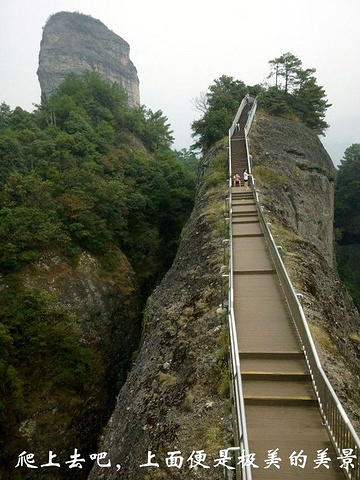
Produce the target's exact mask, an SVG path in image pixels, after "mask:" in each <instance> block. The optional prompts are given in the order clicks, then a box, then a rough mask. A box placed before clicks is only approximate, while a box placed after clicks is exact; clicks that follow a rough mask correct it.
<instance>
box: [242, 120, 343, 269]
mask: <svg viewBox="0 0 360 480" xmlns="http://www.w3.org/2000/svg"><path fill="white" fill-rule="evenodd" d="M250 150H251V153H252V156H253V161H254V166H256V168H257V169H258V172H259V173H260V179H263V180H264V181H263V183H262V188H266V186H267V187H268V190H270V191H271V198H268V202H270V203H269V204H268V207H269V208H270V209H271V211H272V212H273V213H274V215H276V218H277V219H278V220H279V221H280V222H281V223H282V224H284V225H286V226H287V227H288V228H289V229H291V230H293V231H294V232H296V233H297V234H298V235H300V236H302V237H304V238H306V239H307V240H308V241H309V242H311V243H312V244H314V245H315V246H316V247H317V248H318V249H319V250H320V251H321V252H322V253H323V254H324V257H325V258H326V259H327V261H328V262H329V263H330V264H332V261H333V223H334V182H335V178H336V170H335V167H334V166H333V164H332V161H331V159H330V157H329V155H328V154H327V152H326V150H325V149H324V147H323V146H322V144H321V142H320V141H319V139H318V138H317V137H316V135H314V133H313V132H312V131H311V130H310V129H308V128H307V127H305V126H304V125H302V124H300V123H295V122H292V121H288V120H284V119H281V118H277V117H267V116H265V115H262V114H261V113H260V114H257V117H256V122H255V127H254V128H253V130H252V133H251V136H250ZM263 185H264V187H263Z"/></svg>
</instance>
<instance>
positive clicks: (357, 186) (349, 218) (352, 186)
mask: <svg viewBox="0 0 360 480" xmlns="http://www.w3.org/2000/svg"><path fill="white" fill-rule="evenodd" d="M335 228H336V238H337V255H336V256H337V263H338V270H339V274H340V277H341V279H342V280H343V281H344V283H345V284H346V286H347V288H348V290H349V292H350V294H351V296H352V297H353V300H354V302H355V304H356V306H357V307H358V309H359V310H360V249H359V245H360V144H359V143H354V144H352V145H351V146H350V147H348V148H347V149H346V150H345V153H344V157H343V159H342V160H341V164H340V166H339V171H338V177H337V183H336V187H335Z"/></svg>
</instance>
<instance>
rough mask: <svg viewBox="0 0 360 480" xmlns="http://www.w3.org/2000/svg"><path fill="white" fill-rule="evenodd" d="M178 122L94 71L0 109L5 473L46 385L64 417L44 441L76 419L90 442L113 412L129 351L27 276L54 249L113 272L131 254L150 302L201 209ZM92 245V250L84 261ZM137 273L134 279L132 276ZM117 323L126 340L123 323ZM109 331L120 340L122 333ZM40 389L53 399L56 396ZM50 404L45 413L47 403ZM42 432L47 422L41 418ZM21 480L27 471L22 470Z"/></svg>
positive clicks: (73, 264) (75, 427) (0, 410)
mask: <svg viewBox="0 0 360 480" xmlns="http://www.w3.org/2000/svg"><path fill="white" fill-rule="evenodd" d="M169 128H170V127H169V124H168V122H167V118H166V117H165V116H164V115H163V114H162V112H161V111H157V112H152V111H151V110H149V109H147V108H145V107H141V108H137V109H129V108H128V107H127V106H126V102H125V94H124V93H123V91H122V90H121V89H119V88H118V87H117V86H116V85H112V84H110V83H107V82H105V81H103V80H101V79H100V77H99V76H98V75H96V74H95V73H86V74H85V75H83V76H72V75H71V76H69V77H68V78H67V79H66V80H65V81H64V83H63V84H62V85H61V86H60V87H59V89H58V90H57V91H56V93H54V94H53V96H52V97H51V98H50V99H48V100H47V101H43V102H42V104H41V105H38V106H37V107H36V109H35V111H34V112H33V113H28V112H26V111H24V110H22V109H21V108H19V107H18V108H15V110H13V111H12V110H11V109H10V107H9V106H8V105H6V104H5V103H3V104H2V105H1V109H0V187H1V188H0V252H1V253H0V272H1V275H0V430H1V433H0V464H2V465H4V468H5V471H4V472H2V471H1V469H0V477H1V475H5V476H2V477H1V478H3V479H7V478H9V479H10V478H12V479H13V478H15V477H14V476H13V475H14V472H15V470H14V459H16V458H17V456H18V455H19V454H20V453H21V451H22V450H27V449H29V448H31V446H30V445H28V444H27V441H26V438H27V435H26V432H27V433H28V436H29V435H30V436H31V433H29V432H30V430H31V428H32V427H31V425H32V423H31V422H34V420H31V418H29V412H33V411H34V409H38V407H39V405H35V403H36V402H38V401H39V400H40V399H39V398H38V394H39V392H43V390H44V389H45V390H46V395H49V398H50V400H49V398H48V397H47V398H46V400H47V401H48V400H49V402H50V403H46V405H47V407H46V408H49V409H50V410H52V411H53V412H55V413H54V416H51V415H50V417H49V413H46V415H45V416H44V415H43V416H42V417H41V421H43V424H42V426H41V429H40V431H41V432H42V435H43V438H38V439H37V441H38V442H39V443H41V441H43V442H44V443H46V440H49V438H52V439H55V438H57V439H60V437H62V435H63V436H66V431H65V432H64V430H63V429H64V428H65V427H64V425H68V426H69V428H70V430H69V431H71V432H72V435H73V436H74V437H73V438H72V440H71V438H70V439H69V441H70V442H71V441H72V444H71V445H70V446H72V447H75V446H76V447H77V448H79V447H81V445H78V444H76V443H80V444H81V441H83V442H85V443H86V442H87V443H88V444H87V445H86V447H87V448H90V447H91V445H89V443H90V444H91V441H94V439H95V442H96V439H97V435H98V434H99V432H100V429H101V425H102V423H101V422H104V421H106V415H107V414H109V413H110V411H111V405H112V404H113V402H114V400H115V395H116V392H117V391H118V388H119V385H118V384H117V383H116V382H117V380H118V379H119V378H120V377H119V371H120V370H121V369H125V368H126V366H124V365H123V366H121V365H120V363H118V365H117V366H116V367H117V369H118V372H114V371H113V370H114V368H115V367H114V365H113V363H114V362H115V359H116V358H118V357H119V353H116V355H115V354H114V359H113V360H111V361H110V360H108V358H107V357H106V355H109V353H107V352H101V351H97V350H94V349H93V348H92V345H91V342H90V341H86V335H85V337H84V332H83V333H82V334H80V333H79V332H80V330H81V328H82V327H81V326H80V324H79V321H78V320H77V319H76V318H74V316H73V315H70V314H69V313H68V312H66V311H64V310H62V309H61V308H59V306H58V303H57V299H56V298H54V295H52V294H51V293H50V290H51V289H50V288H49V287H47V288H46V289H45V290H41V289H39V288H33V287H31V286H29V284H25V283H24V278H25V276H24V272H25V271H26V278H28V277H31V268H35V267H34V266H35V265H37V268H38V267H39V266H38V263H39V261H40V259H41V262H43V257H44V252H51V254H52V255H53V257H54V256H56V257H54V258H56V262H58V264H59V265H60V264H61V265H62V268H63V269H64V268H65V267H64V266H63V260H62V259H65V262H66V263H67V264H68V266H69V267H68V268H69V269H70V270H71V269H74V270H75V269H76V268H78V264H79V261H80V259H82V260H81V261H82V262H83V261H84V258H88V259H89V258H90V259H93V260H91V261H92V262H95V261H96V262H98V264H99V265H100V267H101V271H102V272H103V273H102V274H103V275H107V276H111V275H113V276H118V277H120V276H121V273H119V272H120V271H121V269H124V268H125V267H124V265H125V264H126V262H127V261H125V259H124V256H123V254H122V253H121V252H123V253H124V254H125V255H126V257H127V259H128V261H129V262H130V264H131V267H132V269H133V270H135V272H136V277H137V278H136V282H137V284H138V285H139V291H138V293H136V296H137V297H138V298H140V303H141V304H142V305H143V304H144V301H145V299H146V296H147V295H148V293H149V291H151V289H152V288H153V287H154V285H155V284H156V282H157V281H158V280H159V278H161V276H162V275H163V273H164V272H165V271H166V270H167V269H168V268H169V265H170V264H171V262H172V259H173V257H174V253H175V252H176V248H177V242H178V238H179V235H180V232H181V229H182V227H183V224H184V222H185V221H186V219H187V218H188V216H189V214H190V211H191V209H192V206H193V199H194V191H195V170H196V159H195V157H194V156H193V155H189V154H188V152H186V151H182V152H174V151H172V150H171V149H170V146H171V144H172V132H171V131H170V129H169ZM84 252H88V254H89V255H91V257H84ZM94 259H96V260H94ZM87 261H88V263H89V260H87ZM43 263H44V262H43ZM30 267H31V268H30ZM44 268H45V267H44ZM46 268H49V267H48V266H46ZM66 268H67V267H66ZM129 268H130V267H126V271H129ZM29 272H30V273H29ZM126 275H127V277H128V280H127V281H128V283H129V285H130V283H131V282H132V280H130V275H131V274H130V273H126ZM123 276H125V274H123ZM51 281H52V280H51ZM49 282H50V280H49V281H48V283H49ZM30 283H31V282H30ZM129 290H130V287H129ZM140 307H141V305H140ZM113 321H114V322H115V321H116V319H115V320H113ZM138 321H139V319H138ZM89 327H90V326H88V327H86V328H89ZM112 328H113V329H114V333H113V334H114V335H116V336H119V338H120V340H121V334H120V333H116V332H117V331H118V330H119V327H118V325H116V323H114V326H113V327H112ZM132 328H133V327H131V328H130V327H129V329H132ZM116 329H117V330H116ZM115 330H116V331H115ZM107 335H108V336H110V337H111V332H107ZM122 336H123V337H124V338H125V336H124V335H123V334H122ZM84 338H85V340H84ZM114 341H115V337H114ZM102 350H106V348H104V346H102ZM127 355H129V354H128V353H127ZM130 357H131V354H130ZM118 362H119V360H118ZM108 363H111V369H112V370H111V372H110V370H109V368H110V367H109V365H108ZM123 373H124V372H123ZM114 379H115V380H114ZM116 379H117V380H116ZM114 382H115V383H114ZM109 383H110V384H109ZM41 395H42V401H44V398H45V397H44V395H45V394H41ZM41 395H40V396H41ZM50 404H51V405H52V407H51V408H50V406H49V405H50ZM89 404H92V407H91V412H90V413H89V411H88V418H86V408H88V406H89ZM80 405H82V407H80ZM40 407H41V408H42V409H43V410H44V405H42V406H41V405H40ZM79 409H80V410H79ZM38 410H39V409H38ZM38 410H37V411H38ZM60 410H61V412H62V413H61V415H60V414H59V411H60ZM101 410H102V411H101ZM56 415H57V416H56ZM29 422H30V423H29ZM54 422H59V424H58V425H57V432H58V433H57V434H55V432H54V431H53V432H52V434H51V435H52V436H50V437H47V434H48V430H51V429H53V428H55V426H54V425H53V423H54ZM62 422H63V423H62ZM85 424H86V428H85ZM20 426H21V429H20V432H21V433H19V427H20ZM33 427H34V425H33ZM36 427H37V428H40V427H39V422H37V424H36ZM34 428H35V427H34ZM34 428H33V429H34ZM59 432H62V435H60V436H59ZM79 432H81V433H79ZM37 436H39V434H38V435H37ZM74 442H75V443H74ZM46 447H47V449H48V450H49V449H50V448H54V445H45V446H44V448H46ZM94 448H95V451H96V446H94ZM5 472H6V473H5ZM62 474H63V475H66V474H67V475H70V474H69V472H66V471H63V472H62ZM6 475H8V476H6ZM17 475H19V476H18V477H16V478H26V477H25V476H21V474H20V473H19V471H17ZM59 475H60V474H59ZM77 475H78V476H77V477H76V478H80V477H79V474H77ZM38 478H40V477H38ZM54 478H55V477H54ZM66 478H70V477H69V476H67V477H66Z"/></svg>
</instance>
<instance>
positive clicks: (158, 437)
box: [89, 145, 231, 480]
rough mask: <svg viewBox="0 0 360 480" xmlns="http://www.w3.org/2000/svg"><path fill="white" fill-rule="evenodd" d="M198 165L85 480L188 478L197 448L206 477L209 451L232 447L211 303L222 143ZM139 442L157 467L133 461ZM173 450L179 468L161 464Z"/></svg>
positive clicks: (221, 343) (222, 343) (212, 471)
mask: <svg viewBox="0 0 360 480" xmlns="http://www.w3.org/2000/svg"><path fill="white" fill-rule="evenodd" d="M205 164H206V165H207V164H209V166H208V169H207V173H205V182H204V183H203V186H202V188H201V190H200V191H199V195H198V200H197V203H196V206H195V209H194V211H193V213H192V216H191V218H190V220H189V222H188V224H187V225H186V227H185V228H184V230H183V235H182V242H181V246H180V248H179V251H178V254H177V257H176V259H175V261H174V264H173V266H172V268H171V270H170V271H169V272H168V273H167V275H166V276H165V277H164V279H163V281H162V282H161V284H160V286H159V287H158V288H157V289H156V290H155V292H154V293H153V294H152V295H151V297H150V299H149V301H148V304H147V308H146V313H145V318H144V325H143V339H142V345H141V348H140V350H139V353H138V356H137V359H136V362H135V364H134V367H133V369H132V371H131V373H130V375H129V377H128V379H127V381H126V383H125V385H124V387H123V388H122V389H121V391H120V393H119V396H118V399H117V405H116V408H115V411H114V413H113V415H112V417H111V419H110V422H109V424H108V427H107V429H106V431H105V433H104V438H103V441H102V442H101V445H100V447H99V448H100V451H105V452H108V454H109V457H110V458H111V461H112V465H113V466H114V468H113V469H108V471H106V472H104V469H101V468H98V467H96V466H95V467H94V468H93V470H92V473H91V475H90V477H89V478H91V479H92V480H95V479H96V480H98V479H101V478H106V479H107V480H110V479H113V478H118V476H119V475H120V476H122V477H124V478H126V479H127V480H131V479H139V478H142V479H150V478H162V479H166V478H169V479H170V478H171V479H174V478H188V477H187V475H189V473H187V472H188V471H189V465H190V464H189V463H186V460H187V459H188V458H189V457H190V455H191V453H192V452H193V451H200V450H204V452H205V453H206V454H207V455H208V458H207V459H206V462H205V463H206V464H208V465H210V466H211V468H209V469H204V468H199V469H197V471H196V473H195V475H196V478H199V479H200V478H207V479H209V478H211V479H214V480H215V479H218V478H219V471H218V469H216V468H213V462H214V458H217V457H218V455H219V450H220V449H222V448H227V447H228V446H231V443H230V442H231V423H230V409H229V404H228V376H227V370H226V369H225V363H224V362H225V360H224V359H225V358H226V357H227V345H226V338H227V333H226V323H225V322H226V317H224V314H223V313H222V312H219V310H218V307H219V303H220V299H221V281H220V279H221V275H220V269H221V265H222V264H223V262H224V244H223V238H225V237H226V236H227V232H226V228H225V222H224V208H225V197H226V193H227V192H226V189H225V188H224V184H225V185H226V176H227V174H226V171H227V165H226V146H225V145H222V146H221V147H220V150H219V151H218V150H216V149H215V150H214V151H212V152H211V153H210V154H209V156H208V157H207V158H206V159H205ZM148 451H151V452H152V454H154V455H155V458H153V462H158V463H159V467H156V468H155V467H153V468H152V467H143V468H140V465H142V464H145V463H146V462H147V460H148ZM172 451H180V452H181V455H182V456H183V457H184V466H183V468H182V469H179V470H178V469H177V468H168V467H167V466H166V464H165V458H166V457H167V456H168V452H172ZM117 464H119V465H121V471H120V473H119V474H117V473H116V469H115V465H117ZM192 473H193V471H191V472H190V475H191V476H192Z"/></svg>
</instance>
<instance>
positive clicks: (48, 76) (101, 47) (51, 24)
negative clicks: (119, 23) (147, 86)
mask: <svg viewBox="0 0 360 480" xmlns="http://www.w3.org/2000/svg"><path fill="white" fill-rule="evenodd" d="M129 50H130V47H129V44H128V43H127V42H126V41H125V40H123V39H122V38H121V37H119V36H118V35H116V34H115V33H113V32H112V31H111V30H109V29H108V28H107V27H106V26H105V25H104V24H103V23H101V22H100V21H99V20H96V19H94V18H92V17H90V16H88V15H83V14H80V13H71V12H59V13H56V14H54V15H52V16H51V17H50V18H49V20H48V21H47V23H46V25H45V27H44V29H43V36H42V40H41V45H40V54H39V68H38V71H37V74H38V78H39V82H40V87H41V92H42V94H43V95H45V96H46V97H49V96H50V95H51V94H52V93H53V92H54V90H55V89H56V88H57V87H58V86H59V85H60V83H61V82H62V81H63V80H64V79H65V78H66V76H67V75H69V74H70V73H74V74H76V75H79V74H82V73H84V72H85V71H86V70H91V71H95V72H98V73H99V74H100V75H101V76H102V77H103V78H104V79H107V80H109V81H111V82H115V83H117V84H118V85H120V86H121V87H122V88H123V89H124V90H125V92H126V94H127V99H128V104H129V106H130V107H136V106H138V105H139V104H140V94H139V79H138V76H137V71H136V68H135V66H134V65H133V63H132V62H131V60H130V58H129Z"/></svg>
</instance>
